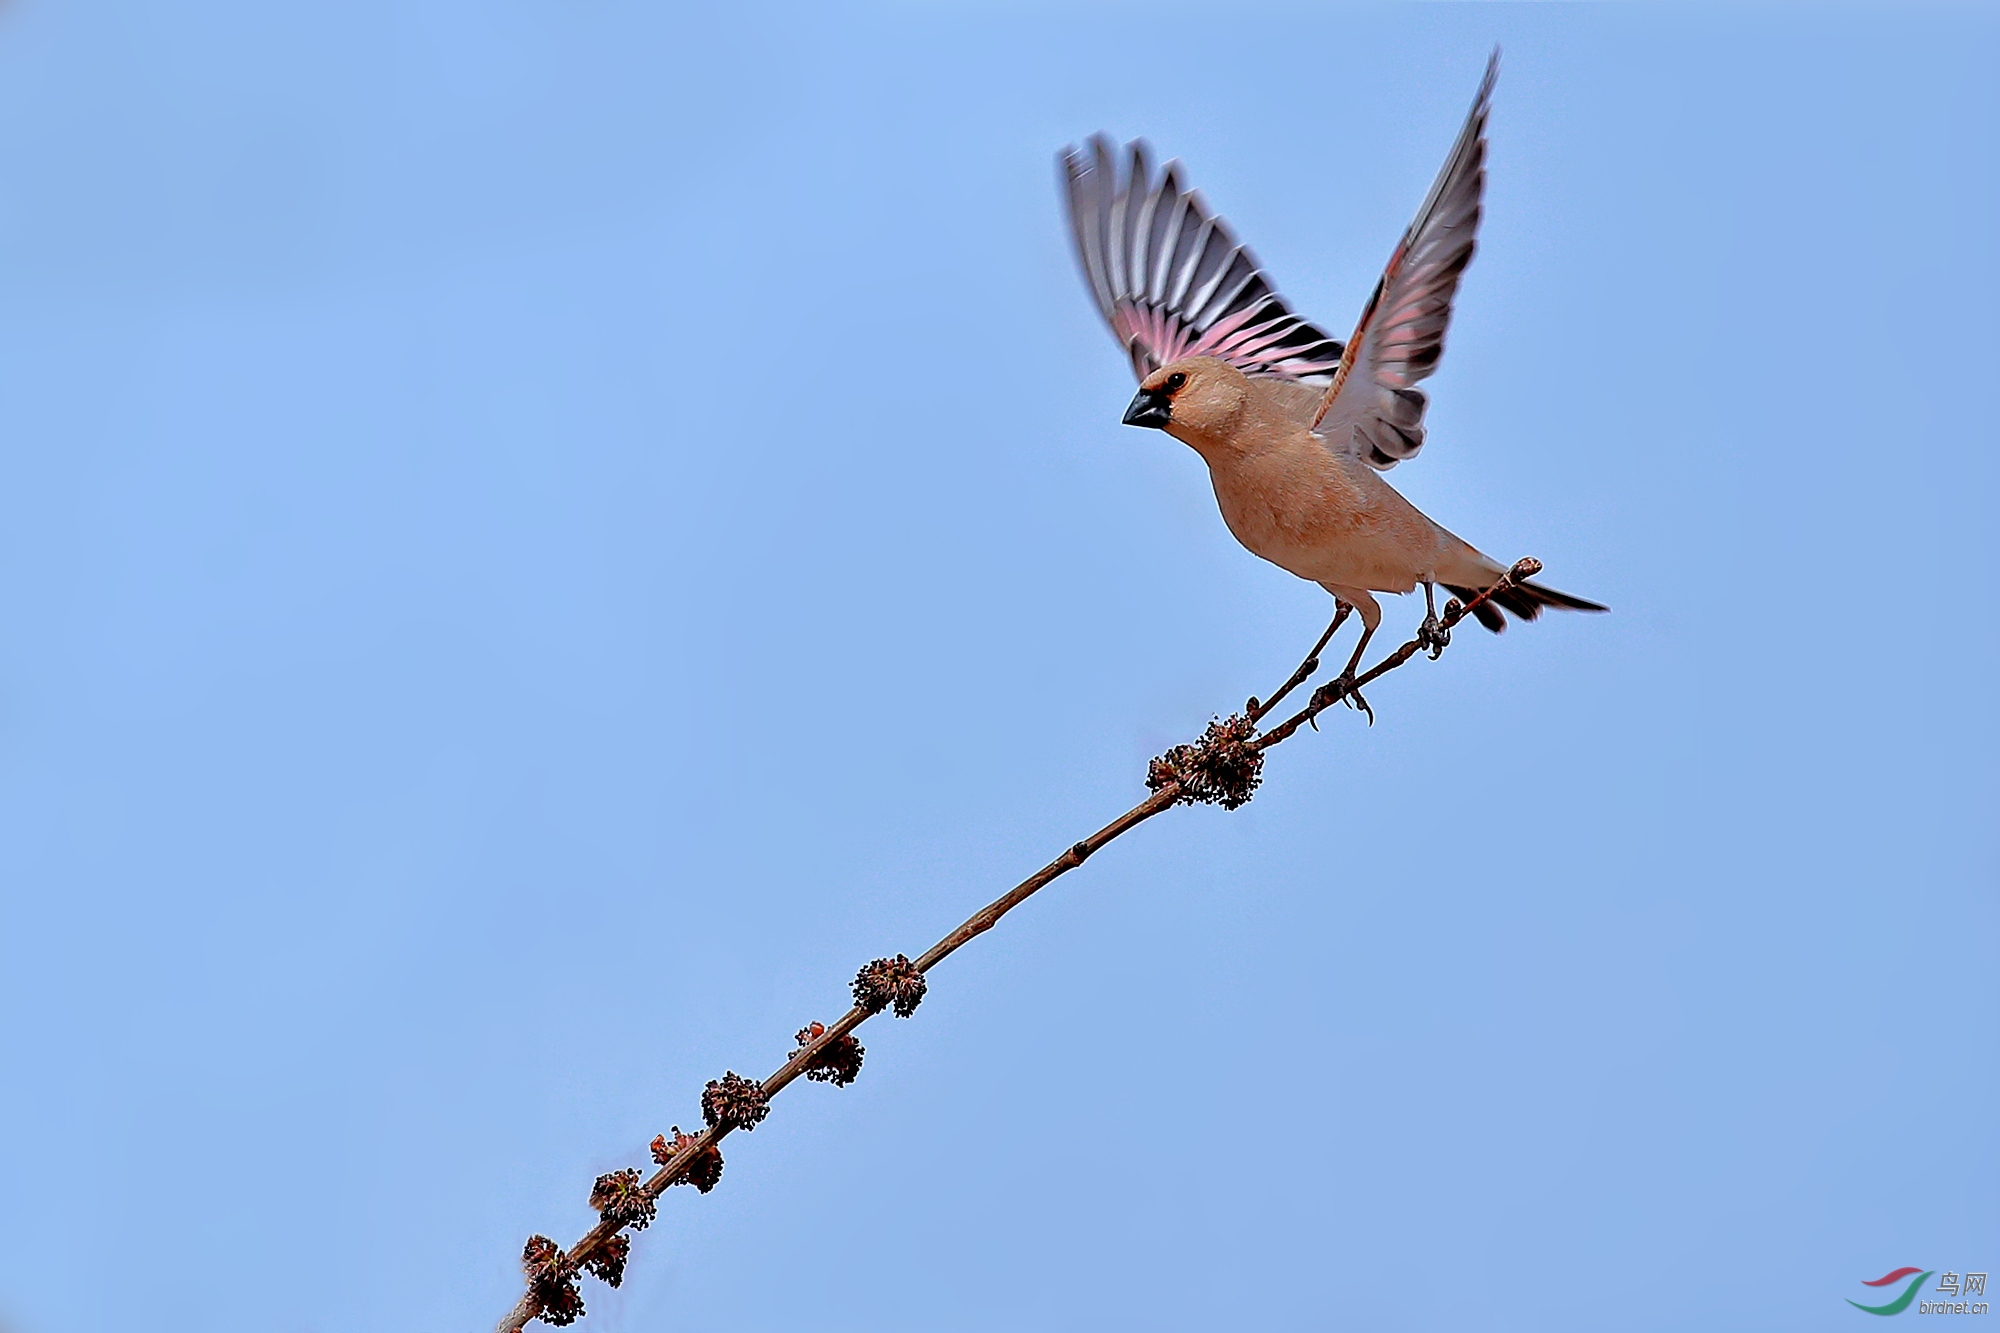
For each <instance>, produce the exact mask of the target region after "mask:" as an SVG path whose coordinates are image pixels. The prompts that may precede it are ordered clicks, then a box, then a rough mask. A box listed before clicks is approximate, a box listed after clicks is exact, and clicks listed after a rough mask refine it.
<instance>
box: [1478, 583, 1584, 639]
mask: <svg viewBox="0 0 2000 1333" xmlns="http://www.w3.org/2000/svg"><path fill="white" fill-rule="evenodd" d="M1445 587H1446V588H1448V589H1449V590H1450V592H1451V595H1452V596H1454V597H1456V598H1458V600H1459V601H1461V602H1470V601H1471V600H1472V599H1473V598H1475V597H1477V596H1479V594H1480V593H1481V592H1483V591H1485V590H1484V589H1483V588H1453V587H1452V586H1451V585H1450V584H1446V585H1445ZM1503 606H1504V607H1506V608H1507V609H1508V610H1509V611H1511V612H1513V613H1514V616H1515V618H1516V619H1518V620H1533V619H1534V618H1535V617H1536V616H1539V615H1540V614H1541V613H1542V608H1543V607H1545V606H1555V607H1560V608H1562V609H1563V610H1565V611H1609V610H1610V609H1611V608H1610V607H1608V606H1599V605H1598V604H1597V603H1596V602H1586V601H1584V600H1583V598H1581V597H1572V596H1570V595H1569V594H1568V593H1566V592H1557V591H1556V590H1555V589H1554V588H1545V587H1543V586H1542V585H1541V584H1539V583H1528V582H1521V583H1517V584H1515V585H1514V586H1513V587H1511V588H1504V589H1502V590H1501V591H1499V592H1497V593H1494V594H1493V596H1491V597H1489V598H1487V599H1486V600H1485V601H1483V602H1481V603H1480V604H1479V605H1478V606H1476V607H1474V608H1473V609H1472V614H1473V615H1475V616H1477V617H1479V623H1480V624H1482V625H1484V626H1486V628H1488V629H1490V630H1492V631H1493V632H1494V633H1495V634H1498V633H1499V632H1500V631H1501V630H1503V629H1506V628H1507V617H1505V616H1503V615H1501V614H1500V608H1501V607H1503Z"/></svg>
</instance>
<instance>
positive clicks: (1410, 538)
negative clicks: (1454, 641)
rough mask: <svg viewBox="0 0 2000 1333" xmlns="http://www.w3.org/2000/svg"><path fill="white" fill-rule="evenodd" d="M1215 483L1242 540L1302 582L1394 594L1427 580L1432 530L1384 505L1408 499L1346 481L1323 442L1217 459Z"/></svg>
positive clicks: (1225, 516) (1212, 465) (1413, 515)
mask: <svg viewBox="0 0 2000 1333" xmlns="http://www.w3.org/2000/svg"><path fill="white" fill-rule="evenodd" d="M1209 476H1210V479H1211V480H1212V481H1213V482H1214V485H1215V499H1216V503H1217V504H1218V506H1219V507H1220V508H1221V510H1222V521H1223V522H1224V523H1226V524H1228V525H1229V530H1230V532H1231V533H1233V534H1234V535H1235V537H1236V540H1238V541H1239V542H1242V543H1243V545H1244V546H1245V547H1247V548H1248V549H1249V550H1250V552H1251V553H1252V554H1254V555H1257V556H1261V557H1262V558H1263V559H1265V560H1268V561H1270V562H1271V563H1272V564H1274V565H1277V566H1279V567H1280V568H1281V569H1286V570H1289V571H1290V572H1292V573H1293V574H1296V575H1298V576H1299V577H1300V578H1303V579H1311V580H1313V581H1314V582H1316V583H1343V584H1347V585H1350V586H1355V587H1369V588H1375V589H1378V590H1381V591H1385V592H1394V591H1407V590H1408V589H1410V588H1412V587H1414V586H1415V584H1416V580H1417V579H1418V578H1420V577H1424V576H1426V573H1427V571H1426V570H1425V569H1423V568H1420V567H1419V566H1422V565H1424V564H1425V563H1426V560H1427V558H1428V557H1429V555H1430V548H1431V547H1433V546H1434V545H1435V540H1434V538H1431V537H1430V533H1431V530H1432V525H1431V524H1430V523H1429V522H1428V521H1427V520H1425V519H1424V518H1423V516H1422V515H1420V514H1418V513H1417V512H1416V511H1415V510H1414V509H1411V508H1410V506H1409V505H1408V504H1407V502H1405V503H1403V504H1401V505H1394V504H1387V503H1384V496H1385V495H1386V496H1392V497H1394V498H1395V499H1396V500H1401V497H1400V496H1396V495H1395V493H1394V492H1393V491H1390V490H1389V488H1388V487H1387V486H1386V485H1383V484H1380V483H1378V484H1377V486H1376V487H1373V488H1371V487H1369V486H1367V485H1366V484H1365V482H1366V481H1368V480H1373V478H1367V479H1362V480H1360V481H1357V480H1356V479H1354V478H1350V477H1348V476H1347V475H1345V473H1344V472H1343V470H1342V469H1341V467H1340V466H1339V463H1338V461H1337V460H1335V459H1334V457H1333V456H1332V454H1331V453H1329V452H1328V451H1327V450H1326V448H1325V447H1324V446H1323V445H1321V444H1320V443H1319V442H1318V441H1317V440H1314V441H1312V442H1311V449H1310V451H1307V450H1305V449H1298V450H1270V451H1266V452H1264V453H1260V454H1257V455H1253V456H1249V457H1238V458H1225V459H1211V460H1210V462H1209ZM1378 490H1379V491H1380V492H1382V494H1377V493H1376V492H1377V491H1378ZM1403 510H1408V513H1407V515H1405V514H1403V513H1402V512H1401V511H1403ZM1399 519H1413V520H1415V525H1419V526H1420V527H1421V529H1422V530H1421V531H1419V530H1417V526H1413V525H1412V524H1411V523H1410V522H1407V521H1401V522H1399V521H1398V520H1399ZM1405 528H1410V529H1411V530H1410V531H1407V532H1406V531H1404V530H1403V529H1405ZM1417 548H1422V549H1417Z"/></svg>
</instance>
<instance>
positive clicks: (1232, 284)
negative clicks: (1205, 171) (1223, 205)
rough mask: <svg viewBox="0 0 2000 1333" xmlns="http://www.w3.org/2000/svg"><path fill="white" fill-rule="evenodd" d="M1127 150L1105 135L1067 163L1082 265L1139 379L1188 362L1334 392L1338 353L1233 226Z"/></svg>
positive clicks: (1143, 155)
mask: <svg viewBox="0 0 2000 1333" xmlns="http://www.w3.org/2000/svg"><path fill="white" fill-rule="evenodd" d="M1124 156H1125V163H1124V170H1123V172H1122V173H1121V172H1120V170H1119V161H1118V158H1119V153H1118V149H1117V148H1116V147H1115V146H1113V144H1112V143H1111V141H1110V140H1109V139H1106V138H1105V137H1104V136H1103V135H1101V134H1099V135H1096V136H1095V137H1093V138H1092V139H1091V141H1090V144H1089V147H1088V152H1087V154H1086V153H1080V152H1078V151H1077V150H1076V149H1074V148H1071V149H1066V150H1064V152H1063V153H1062V155H1061V158H1060V163H1061V167H1062V176H1063V179H1062V185H1063V200H1064V202H1065V203H1066V204H1067V205H1068V207H1069V222H1070V231H1071V233H1072V235H1073V236H1074V237H1075V239H1076V256H1077V261H1078V262H1079V263H1080V264H1081V265H1082V266H1083V278H1084V281H1085V282H1087V283H1088V284H1089V285H1090V291H1091V295H1093V296H1095V297H1096V298H1097V308H1098V309H1099V310H1100V311H1101V312H1103V315H1104V319H1105V322H1106V323H1108V324H1109V325H1110V326H1111V332H1112V334H1113V335H1114V336H1116V337H1117V339H1118V341H1119V343H1120V344H1121V345H1122V346H1123V347H1124V348H1125V351H1126V354H1127V355H1128V356H1130V357H1131V358H1132V370H1133V373H1134V374H1136V375H1137V376H1138V377H1139V378H1140V379H1142V380H1143V379H1145V378H1146V376H1148V375H1150V374H1152V373H1153V372H1154V371H1155V370H1158V369H1159V368H1160V367H1161V366H1164V365H1167V364H1169V363H1170V362H1174V361H1178V360H1180V359H1181V358H1182V357H1188V356H1214V357H1220V358H1222V359H1223V360H1224V361H1227V362H1229V363H1230V364H1231V365H1233V366H1235V367H1236V368H1237V369H1238V370H1240V371H1242V372H1243V373H1244V374H1246V375H1276V376H1280V377H1282V378H1285V379H1292V380H1298V381H1300V382H1302V383H1306V384H1314V385H1323V384H1329V383H1331V382H1332V379H1333V373H1334V371H1335V369H1336V368H1338V367H1339V365H1340V344H1339V343H1338V342H1337V341H1335V340H1334V339H1332V338H1329V337H1328V336H1327V335H1326V334H1325V333H1323V332H1321V331H1320V330H1319V329H1317V328H1315V327H1313V326H1312V325H1311V324H1308V323H1307V322H1306V321H1305V320H1303V319H1300V318H1299V317H1298V316H1297V315H1294V314H1293V313H1292V312H1291V311H1290V309H1288V308H1287V307H1286V305H1285V303H1284V301H1283V300H1282V299H1281V298H1280V297H1279V296H1278V294H1277V292H1275V291H1273V290H1272V289H1271V284H1270V283H1269V282H1267V281H1265V279H1264V275H1263V273H1262V272H1261V271H1260V270H1259V269H1258V267H1257V258H1256V256H1255V255H1252V254H1251V253H1250V251H1249V250H1248V249H1247V248H1246V247H1244V246H1243V245H1241V244H1239V243H1238V242H1237V240H1236V236H1235V233H1233V232H1231V231H1230V230H1229V224H1228V223H1226V222H1224V221H1223V220H1222V219H1221V218H1219V217H1217V216H1215V214H1213V213H1211V212H1210V211H1209V210H1208V205H1207V204H1205V203H1204V202H1203V201H1202V197H1201V196H1200V195H1199V194H1197V193H1196V192H1195V191H1193V190H1190V189H1187V188H1185V187H1184V186H1183V185H1182V184H1181V167H1180V164H1179V163H1177V162H1169V163H1167V166H1166V169H1165V170H1164V171H1163V172H1161V173H1160V177H1159V179H1158V180H1157V181H1156V180H1154V179H1153V171H1152V165H1151V163H1150V162H1149V161H1148V160H1147V150H1146V144H1145V141H1144V140H1134V141H1133V142H1131V143H1129V144H1127V145H1126V146H1125V154H1124Z"/></svg>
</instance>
